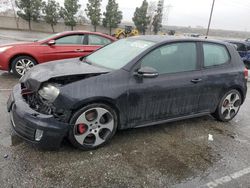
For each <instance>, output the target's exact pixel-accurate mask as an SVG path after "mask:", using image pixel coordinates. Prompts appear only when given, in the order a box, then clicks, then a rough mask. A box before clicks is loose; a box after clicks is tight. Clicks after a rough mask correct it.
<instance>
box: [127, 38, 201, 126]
mask: <svg viewBox="0 0 250 188" xmlns="http://www.w3.org/2000/svg"><path fill="white" fill-rule="evenodd" d="M137 66H139V67H136V69H138V68H140V67H152V68H154V69H156V70H157V71H158V73H159V76H158V77H155V78H141V77H137V76H132V77H131V79H130V82H129V95H128V108H129V110H128V122H129V124H131V126H132V127H133V126H139V125H141V124H145V123H150V122H154V121H159V120H165V119H168V118H176V117H180V116H185V115H190V114H195V113H198V101H199V97H200V90H201V88H200V83H199V82H200V81H201V80H200V77H201V73H200V70H199V68H200V57H199V53H198V52H197V46H196V43H195V42H177V43H172V44H166V45H163V46H161V47H158V48H157V49H155V50H153V51H151V52H150V53H149V54H147V55H146V56H145V57H143V58H142V60H140V62H139V63H138V65H137ZM133 71H134V70H133ZM135 71H136V70H135Z"/></svg>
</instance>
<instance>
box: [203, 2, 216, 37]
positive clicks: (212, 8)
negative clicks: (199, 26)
mask: <svg viewBox="0 0 250 188" xmlns="http://www.w3.org/2000/svg"><path fill="white" fill-rule="evenodd" d="M214 3H215V0H213V3H212V7H211V12H210V17H209V21H208V26H207V33H206V37H205V38H206V39H207V37H208V33H209V29H210V24H211V20H212V16H213V11H214Z"/></svg>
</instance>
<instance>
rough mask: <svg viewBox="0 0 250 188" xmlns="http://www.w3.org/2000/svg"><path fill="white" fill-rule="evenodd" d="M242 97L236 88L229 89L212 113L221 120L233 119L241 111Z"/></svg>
mask: <svg viewBox="0 0 250 188" xmlns="http://www.w3.org/2000/svg"><path fill="white" fill-rule="evenodd" d="M241 103H242V97H241V94H240V93H239V91H237V90H236V89H233V90H230V91H228V92H227V93H226V94H225V95H224V96H223V97H222V99H221V100H220V103H219V105H218V107H217V109H216V111H215V113H213V114H212V115H213V116H214V117H215V118H216V119H217V120H219V121H223V122H227V121H230V120H232V119H233V118H234V117H235V116H236V115H237V113H238V112H239V109H240V106H241Z"/></svg>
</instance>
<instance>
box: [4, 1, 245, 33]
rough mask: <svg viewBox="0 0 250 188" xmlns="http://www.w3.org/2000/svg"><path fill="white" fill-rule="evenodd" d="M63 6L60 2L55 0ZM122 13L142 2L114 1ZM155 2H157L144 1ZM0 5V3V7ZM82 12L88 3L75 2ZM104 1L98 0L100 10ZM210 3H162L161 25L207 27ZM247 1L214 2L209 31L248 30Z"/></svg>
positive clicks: (131, 11) (128, 14) (129, 12)
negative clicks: (166, 9)
mask: <svg viewBox="0 0 250 188" xmlns="http://www.w3.org/2000/svg"><path fill="white" fill-rule="evenodd" d="M57 1H59V2H60V4H61V5H63V2H64V0H57ZM116 1H117V2H118V3H119V9H120V10H121V11H122V12H123V20H124V21H131V22H132V17H133V14H134V11H135V8H136V7H138V6H140V5H141V4H142V1H143V0H116ZM148 1H155V2H156V3H157V0H148ZM1 2H2V4H1ZM3 2H9V0H0V11H1V9H3V10H4V6H6V5H5V4H3ZM79 2H80V3H81V5H82V7H81V9H82V10H84V9H85V8H86V3H87V2H88V0H79ZM107 2H108V0H102V11H104V10H105V7H106V5H107ZM211 5H212V0H165V7H170V9H169V11H168V14H167V15H168V16H166V14H165V16H164V24H166V25H175V26H191V27H196V26H202V27H207V23H208V19H209V13H210V10H211ZM249 18H250V0H216V1H215V7H214V14H213V19H212V23H211V28H214V29H227V30H241V31H250V19H249Z"/></svg>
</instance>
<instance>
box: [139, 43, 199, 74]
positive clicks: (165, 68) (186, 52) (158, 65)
mask: <svg viewBox="0 0 250 188" xmlns="http://www.w3.org/2000/svg"><path fill="white" fill-rule="evenodd" d="M141 66H142V67H152V68H155V69H156V70H157V71H158V72H159V74H165V73H177V72H185V71H192V70H196V68H197V54H196V44H195V43H193V42H183V43H174V44H169V45H165V46H161V47H159V48H157V49H155V50H154V51H152V52H150V53H149V54H148V55H146V56H145V57H144V58H143V59H142V61H141Z"/></svg>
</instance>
